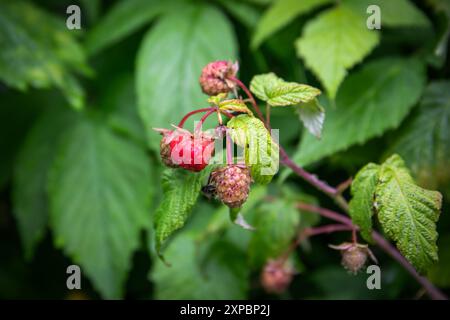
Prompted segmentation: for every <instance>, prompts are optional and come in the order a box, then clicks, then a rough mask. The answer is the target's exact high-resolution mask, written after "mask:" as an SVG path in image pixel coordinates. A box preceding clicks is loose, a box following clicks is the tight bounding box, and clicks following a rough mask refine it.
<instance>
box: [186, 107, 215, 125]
mask: <svg viewBox="0 0 450 320" xmlns="http://www.w3.org/2000/svg"><path fill="white" fill-rule="evenodd" d="M209 110H211V107H209V108H202V109H197V110H194V111H191V112H188V113H186V115H185V116H184V117H183V119H181V121H180V123H178V127H180V128H183V126H184V123H185V122H186V120H187V119H188V118H189V117H190V116H192V115H194V114H197V113H200V112H206V111H209Z"/></svg>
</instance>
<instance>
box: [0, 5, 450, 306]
mask: <svg viewBox="0 0 450 320" xmlns="http://www.w3.org/2000/svg"><path fill="white" fill-rule="evenodd" d="M74 3H77V1H68V0H67V1H66V0H63V1H60V0H58V1H57V0H43V1H24V0H15V1H12V0H0V152H1V157H0V298H68V299H74V298H84V299H94V298H125V297H128V298H138V299H149V298H154V299H177V298H190V299H201V298H203V299H205V298H207V299H246V298H285V299H298V298H304V299H311V298H315V299H363V298H367V299H396V298H414V297H416V296H417V295H418V294H419V295H420V288H419V286H418V285H417V284H416V283H414V282H413V281H411V278H410V277H409V275H408V274H407V273H406V272H405V271H404V270H402V269H401V268H400V267H399V266H398V265H397V264H396V263H395V262H393V261H391V260H390V258H389V257H387V256H385V254H384V253H382V252H381V251H379V250H378V249H377V248H373V250H374V252H375V255H376V256H377V257H378V259H379V260H380V266H381V268H382V289H381V290H378V291H376V290H375V291H369V290H367V288H366V287H365V280H366V277H365V274H364V273H362V274H359V275H358V276H356V277H353V276H351V275H349V274H347V273H346V272H345V271H344V270H343V269H342V268H341V267H340V265H339V255H338V253H337V252H335V251H332V250H329V249H328V248H327V244H328V243H338V242H339V241H344V240H348V236H349V235H347V234H342V233H340V234H334V235H329V236H323V237H319V238H316V237H314V238H312V239H310V240H309V241H306V242H305V243H304V244H303V245H302V246H301V247H300V248H299V250H297V251H296V252H295V253H294V254H293V255H292V256H291V257H290V259H291V260H293V263H294V264H295V265H296V266H297V269H298V271H299V274H298V275H296V277H295V278H294V281H293V283H292V285H291V286H290V288H289V290H288V291H287V292H286V293H285V294H283V295H281V296H271V295H267V294H266V293H264V291H263V290H262V288H261V286H260V284H259V273H260V271H261V268H262V265H263V264H264V262H265V261H266V260H267V259H270V258H276V257H278V256H279V255H281V254H283V253H284V252H285V249H286V247H287V246H288V245H289V243H290V241H292V240H293V238H295V235H296V234H297V233H298V232H300V231H301V230H302V229H303V228H305V227H308V226H311V225H318V224H321V223H326V221H323V220H320V219H317V218H316V217H315V216H311V214H308V213H304V212H298V210H297V209H295V206H294V204H295V202H296V201H299V200H301V201H307V202H310V203H320V204H322V205H324V206H329V207H332V208H333V204H332V203H330V201H329V200H328V199H327V198H325V197H324V196H323V195H321V194H320V193H318V192H317V191H316V190H313V189H312V188H311V187H310V186H309V185H307V184H306V183H304V182H303V181H301V180H300V179H298V178H296V177H295V176H292V175H291V174H290V172H289V171H288V170H286V169H283V170H282V174H279V175H277V176H275V178H274V180H273V183H272V184H269V185H266V186H258V187H256V188H253V190H252V192H251V195H250V198H249V201H248V202H247V203H246V205H245V207H244V208H243V211H242V214H243V215H244V216H245V219H246V220H247V221H248V222H249V223H250V224H251V225H253V226H255V227H256V228H257V230H256V231H255V232H251V231H248V230H244V229H242V228H240V227H239V226H236V225H234V224H232V223H231V222H230V221H229V218H228V211H227V210H226V209H225V208H224V207H222V206H219V205H218V204H216V203H214V202H211V201H208V200H207V199H206V198H205V197H202V196H200V197H198V199H199V200H198V201H197V202H195V199H196V198H197V195H198V192H197V191H198V189H199V188H200V186H201V185H202V184H204V183H205V181H204V179H203V178H205V177H200V178H198V179H196V181H193V184H192V185H189V184H185V185H183V181H181V182H179V180H177V179H178V178H177V177H174V174H167V173H164V174H163V168H162V165H161V163H160V160H159V155H158V148H159V139H160V137H159V135H157V134H156V133H154V132H153V131H152V128H153V127H168V126H169V125H170V124H176V123H177V122H178V121H179V120H180V119H181V117H182V116H183V114H185V113H186V112H188V111H190V110H193V109H194V108H200V107H205V106H207V105H208V104H207V101H206V99H207V96H206V95H204V94H202V93H201V91H200V88H199V85H198V77H199V75H200V72H201V68H202V67H203V66H204V65H205V64H206V63H208V62H210V61H213V60H217V59H226V60H238V61H239V63H240V73H239V74H240V78H241V79H242V80H243V81H244V82H246V83H248V82H249V81H250V80H251V78H252V76H253V75H255V74H261V73H267V72H270V71H272V72H275V73H276V74H277V75H279V76H280V77H282V78H283V79H286V80H287V81H296V82H300V83H306V84H310V85H313V86H315V87H319V88H321V90H322V91H323V92H324V93H325V94H324V95H322V96H321V98H320V102H321V104H322V105H323V106H324V107H325V123H324V129H323V132H322V138H321V139H320V140H318V139H317V138H316V137H314V136H313V135H311V134H310V133H309V132H308V130H307V129H305V128H303V126H302V124H301V121H300V120H299V115H298V114H297V113H296V112H295V111H294V110H291V109H287V108H273V109H272V111H271V112H272V114H271V119H272V127H274V128H279V129H280V141H281V143H282V144H283V145H284V147H285V149H286V150H287V151H288V152H289V153H290V154H293V155H294V154H295V156H294V159H295V161H296V162H297V163H298V164H301V165H306V166H307V167H308V169H309V170H311V171H313V172H315V173H316V174H318V175H319V176H320V177H321V178H322V179H325V180H327V181H329V183H330V184H332V185H337V184H338V183H340V182H342V181H344V180H345V179H347V178H348V177H349V176H354V175H355V174H356V173H357V172H358V170H359V169H360V168H362V167H363V166H364V165H366V164H367V163H368V162H375V163H381V162H382V161H384V159H385V158H387V157H388V156H390V155H391V154H392V153H394V152H396V153H399V154H400V155H401V156H402V157H403V158H404V159H405V161H406V164H407V165H408V167H409V168H411V170H412V173H413V175H414V178H415V179H416V181H418V184H419V185H420V186H422V187H427V188H434V189H438V190H439V191H441V193H443V194H444V202H443V212H442V214H441V219H440V221H439V224H438V232H439V234H440V238H439V240H438V245H439V248H440V249H439V256H440V257H441V260H440V261H439V263H438V264H436V265H435V266H434V267H433V268H432V269H431V270H430V279H431V280H432V281H433V282H434V283H435V284H436V285H438V286H440V287H441V288H443V289H446V288H448V287H449V286H450V282H449V275H448V270H450V259H449V250H450V248H449V246H448V245H449V241H448V240H449V239H448V238H449V236H450V231H449V230H450V229H449V228H450V218H449V217H448V208H449V204H450V202H449V199H450V198H449V197H450V173H449V168H450V149H449V148H450V141H449V139H450V96H449V92H450V64H449V61H448V56H447V45H448V36H449V34H450V3H449V1H448V0H428V1H413V0H373V1H365V0H364V1H363V0H341V1H337V0H336V1H333V0H303V1H300V0H298V1H297V0H274V1H271V0H242V1H239V0H227V1H222V0H214V1H207V0H197V1H195V0H167V1H157V0H118V1H101V0H95V1H78V3H77V4H78V5H79V6H80V7H81V14H82V17H81V22H82V29H81V30H68V29H67V27H66V24H65V20H66V18H67V14H66V8H67V6H69V5H71V4H74ZM368 4H377V5H379V6H380V8H381V12H382V29H381V30H368V29H367V28H366V27H365V20H366V19H367V17H368V14H367V13H366V8H367V5H368ZM189 125H191V126H192V123H189ZM202 179H203V180H202ZM184 183H186V182H184ZM194 186H195V188H194ZM173 190H176V191H175V192H181V193H182V194H183V195H184V200H185V203H184V207H179V206H177V205H175V204H173V203H167V200H166V201H165V202H164V201H163V200H162V199H163V193H167V192H174V191H173ZM180 190H181V191H180ZM268 198H269V199H275V201H266V200H267V199H268ZM161 203H162V206H160V204H161ZM158 208H159V209H158ZM191 209H192V210H191ZM167 210H169V211H170V212H175V213H176V214H177V215H182V216H183V221H182V222H181V223H177V224H176V225H174V226H171V230H170V232H172V231H173V230H175V229H178V228H180V227H181V226H182V225H183V224H184V222H185V221H184V220H185V219H187V222H186V226H185V227H184V228H183V229H181V230H179V231H177V232H176V234H175V235H174V236H173V237H171V238H170V239H169V240H168V241H167V243H165V244H164V245H163V246H162V251H161V252H162V254H163V255H164V258H165V261H166V263H164V262H162V261H161V260H160V259H159V258H158V254H157V253H156V250H155V245H156V244H157V245H158V246H159V245H160V244H161V242H162V240H164V239H165V238H166V237H167V234H166V231H165V230H156V231H155V230H154V223H153V222H154V220H155V219H156V220H157V219H164V217H162V218H161V214H157V213H158V212H160V213H161V211H167ZM154 239H158V240H157V241H158V243H156V242H155V240H154ZM73 263H75V264H79V265H80V266H81V270H82V273H83V279H82V291H80V292H77V293H76V294H74V293H73V292H70V291H69V290H67V289H66V274H65V271H66V267H67V266H68V265H70V264H73ZM167 264H170V266H167Z"/></svg>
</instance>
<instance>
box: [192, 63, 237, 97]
mask: <svg viewBox="0 0 450 320" xmlns="http://www.w3.org/2000/svg"><path fill="white" fill-rule="evenodd" d="M238 69H239V66H238V64H237V62H236V63H232V62H228V61H215V62H211V63H209V64H207V65H206V66H205V67H204V68H203V70H202V74H201V75H200V79H199V81H200V86H201V87H202V91H203V92H204V93H206V94H207V95H209V96H215V95H218V94H219V93H227V92H229V91H231V90H233V89H234V88H235V86H236V85H235V83H234V82H233V81H231V80H229V78H230V77H234V76H236V74H237V71H238Z"/></svg>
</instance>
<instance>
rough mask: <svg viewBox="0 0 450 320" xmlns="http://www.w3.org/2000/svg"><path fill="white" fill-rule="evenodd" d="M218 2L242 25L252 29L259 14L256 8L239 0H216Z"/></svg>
mask: <svg viewBox="0 0 450 320" xmlns="http://www.w3.org/2000/svg"><path fill="white" fill-rule="evenodd" d="M218 2H219V3H220V4H221V5H222V6H223V7H224V8H225V9H226V10H227V11H228V12H229V13H230V15H231V16H233V17H234V18H235V19H236V20H237V21H239V22H240V23H242V24H243V25H244V26H246V27H248V28H250V29H253V28H254V27H255V26H256V24H257V23H258V21H259V17H260V16H261V14H260V12H259V11H258V9H257V8H255V7H253V6H251V5H249V4H247V3H243V2H242V1H240V0H235V1H233V0H218Z"/></svg>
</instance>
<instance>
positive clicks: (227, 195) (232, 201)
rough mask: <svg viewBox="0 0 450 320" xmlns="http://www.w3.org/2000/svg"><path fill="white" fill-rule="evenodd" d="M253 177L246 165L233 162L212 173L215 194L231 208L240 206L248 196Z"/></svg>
mask: <svg viewBox="0 0 450 320" xmlns="http://www.w3.org/2000/svg"><path fill="white" fill-rule="evenodd" d="M251 182H252V178H251V176H250V170H249V169H248V168H247V167H246V166H245V165H240V164H231V165H227V166H225V167H222V168H219V169H217V170H215V171H213V172H212V173H211V185H212V186H214V190H215V194H216V195H217V197H218V198H219V199H220V201H222V202H223V203H224V204H225V205H227V206H228V207H230V208H239V207H240V206H242V204H244V202H245V201H246V200H247V198H248V193H249V191H250V184H251Z"/></svg>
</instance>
